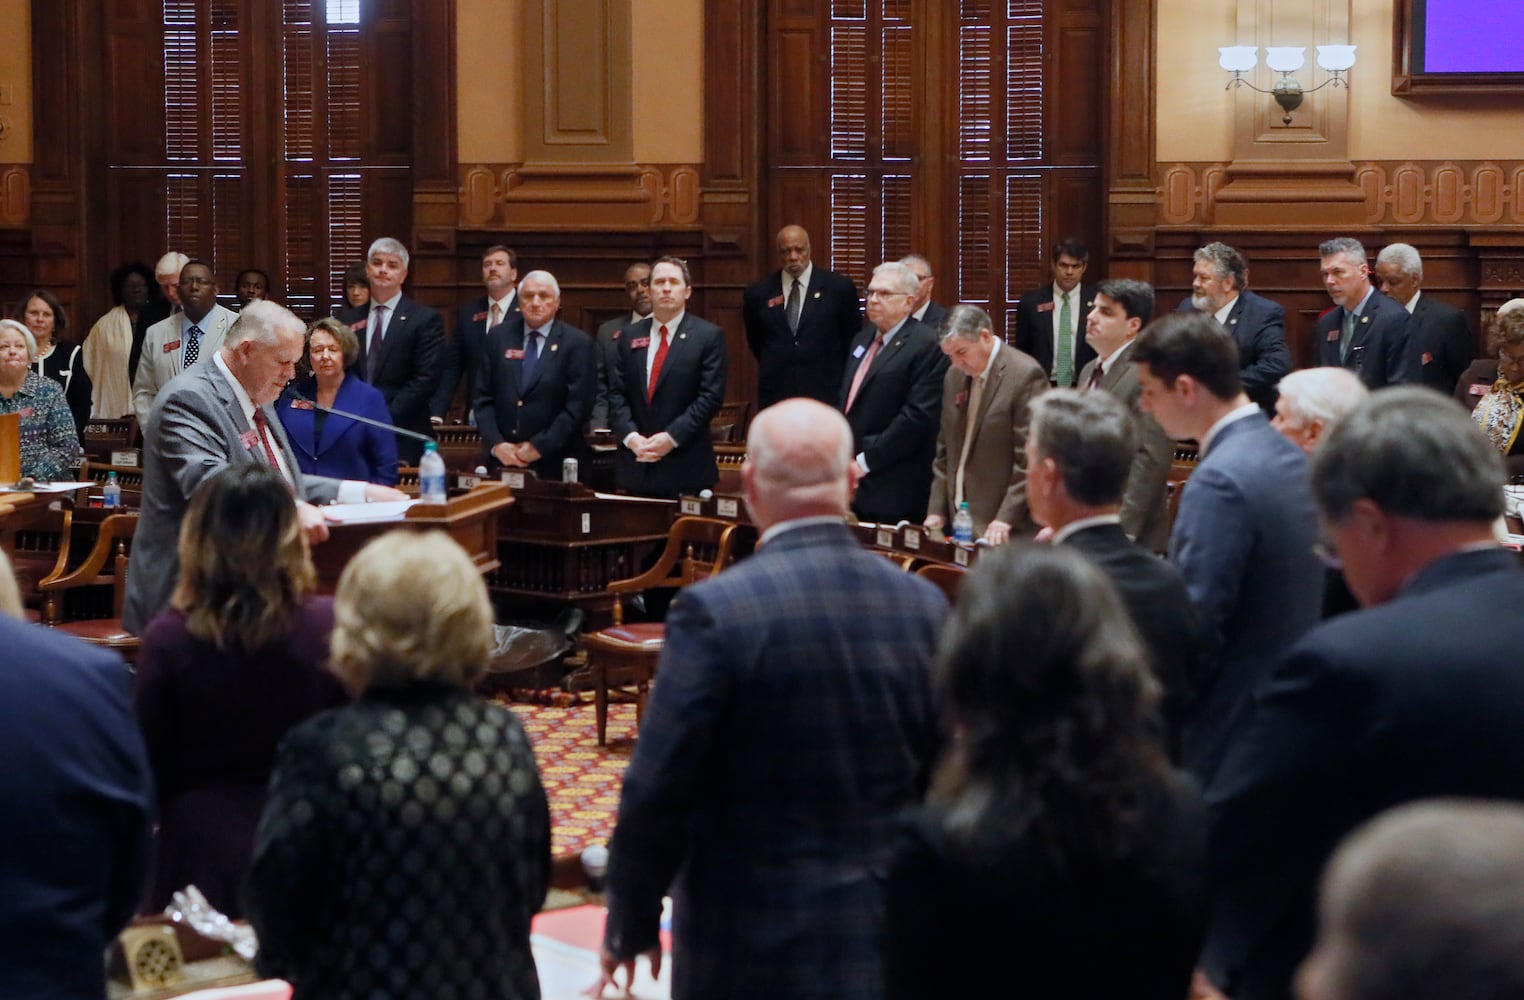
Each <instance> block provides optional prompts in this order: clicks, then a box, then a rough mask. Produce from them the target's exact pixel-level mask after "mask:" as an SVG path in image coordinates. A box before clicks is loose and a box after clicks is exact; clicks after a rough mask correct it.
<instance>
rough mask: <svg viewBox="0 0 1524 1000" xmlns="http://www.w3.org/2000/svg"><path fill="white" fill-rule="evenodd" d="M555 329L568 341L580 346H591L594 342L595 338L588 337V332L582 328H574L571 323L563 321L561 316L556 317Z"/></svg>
mask: <svg viewBox="0 0 1524 1000" xmlns="http://www.w3.org/2000/svg"><path fill="white" fill-rule="evenodd" d="M553 329H554V330H558V331H560V332H561V334H562V335H563V336H565V337H566V339H567V340H569V341H571V342H572V343H574V344H577V345H579V346H581V345H584V344H591V343H592V342H593V338H592V337H590V336H588V333H587V331H586V330H584V329H582V328H581V327H580V326H574V325H572V324H571V323H568V322H567V321H566V320H564V319H562V318H561V317H559V316H557V317H556V321H555V325H554V327H553Z"/></svg>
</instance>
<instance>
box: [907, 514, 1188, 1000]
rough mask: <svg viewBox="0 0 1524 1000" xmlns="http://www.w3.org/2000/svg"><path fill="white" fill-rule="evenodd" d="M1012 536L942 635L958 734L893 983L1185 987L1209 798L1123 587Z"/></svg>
mask: <svg viewBox="0 0 1524 1000" xmlns="http://www.w3.org/2000/svg"><path fill="white" fill-rule="evenodd" d="M1014 544H1015V548H1014V550H1013V551H1011V552H1009V553H1001V554H998V555H996V554H987V555H985V556H984V557H983V558H981V559H980V560H979V562H978V563H977V564H976V566H975V567H974V569H973V571H972V572H971V573H970V574H969V576H968V578H967V579H966V580H965V581H964V583H963V587H962V590H961V591H960V592H959V597H958V603H957V605H956V606H955V607H954V609H953V617H952V620H951V622H950V623H949V625H948V628H947V630H946V632H945V633H944V635H943V637H942V647H941V650H940V653H939V655H938V666H937V688H938V690H939V693H940V695H941V698H940V703H941V705H942V706H943V708H944V710H945V711H946V712H947V713H948V716H949V718H950V720H951V723H952V727H953V733H954V740H953V743H952V747H951V749H950V751H949V752H948V754H947V756H946V757H945V758H944V760H943V764H942V767H941V770H940V771H939V772H938V776H937V781H936V783H935V784H934V786H933V791H932V794H931V798H930V802H929V804H928V805H927V807H926V808H925V809H924V810H923V811H921V812H919V813H918V814H916V815H915V816H914V818H913V820H912V821H911V823H910V824H909V829H908V831H907V832H906V833H905V834H904V835H903V836H902V838H901V841H900V843H899V844H898V848H897V850H896V853H895V855H894V859H893V862H892V863H891V865H890V868H889V877H888V913H889V916H888V934H887V938H886V944H885V955H886V957H887V962H888V966H887V976H886V983H887V987H888V991H887V996H889V997H891V998H892V997H904V998H907V1000H910V998H914V1000H924V998H926V997H941V996H946V997H979V996H1012V995H1016V994H1018V993H1019V994H1020V995H1022V996H1032V997H1127V998H1129V1000H1183V998H1184V997H1185V996H1186V993H1187V989H1188V987H1189V985H1190V981H1191V974H1192V969H1193V967H1194V965H1195V961H1196V955H1197V951H1198V949H1199V947H1200V944H1201V928H1202V923H1203V921H1204V919H1205V899H1206V889H1205V880H1204V870H1205V860H1206V832H1207V831H1206V812H1205V809H1204V808H1203V806H1202V802H1201V794H1200V792H1199V791H1198V789H1197V788H1196V785H1195V783H1194V782H1193V781H1192V780H1191V779H1190V778H1189V777H1188V776H1186V775H1185V774H1184V773H1182V772H1179V771H1173V770H1171V769H1170V766H1169V762H1168V760H1167V759H1166V757H1165V753H1164V747H1163V745H1162V743H1161V742H1160V740H1159V734H1158V730H1157V727H1156V726H1155V725H1154V711H1155V703H1156V701H1157V699H1158V685H1157V684H1156V683H1155V682H1154V680H1153V678H1152V677H1151V676H1150V675H1149V673H1148V671H1147V670H1146V669H1144V667H1143V666H1142V665H1143V663H1145V662H1146V654H1145V652H1144V650H1143V647H1142V645H1141V643H1140V641H1139V639H1138V634H1137V632H1136V631H1135V630H1134V629H1133V627H1132V624H1131V622H1130V621H1129V620H1128V616H1127V611H1126V609H1125V608H1124V607H1123V605H1122V603H1121V601H1120V600H1119V599H1118V598H1117V594H1116V591H1115V590H1114V589H1113V588H1112V587H1111V585H1110V584H1109V583H1107V582H1106V579H1105V577H1103V576H1102V575H1101V572H1100V571H1099V570H1098V569H1096V568H1095V567H1094V566H1092V565H1091V564H1090V563H1089V562H1088V561H1087V560H1086V559H1085V558H1084V557H1083V556H1082V555H1080V554H1079V553H1077V552H1073V551H1071V550H1069V549H1066V548H1064V547H1055V548H1049V547H1042V546H1032V545H1026V544H1023V543H1014ZM1013 978H1014V979H1015V980H1016V981H1017V982H1019V984H1020V988H1019V990H1017V989H1013V986H1012V980H1013Z"/></svg>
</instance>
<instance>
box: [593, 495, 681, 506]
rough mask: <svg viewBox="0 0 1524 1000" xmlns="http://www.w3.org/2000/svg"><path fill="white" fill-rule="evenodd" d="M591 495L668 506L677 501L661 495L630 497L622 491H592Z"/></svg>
mask: <svg viewBox="0 0 1524 1000" xmlns="http://www.w3.org/2000/svg"><path fill="white" fill-rule="evenodd" d="M593 496H595V497H597V498H598V499H599V500H623V501H625V502H626V503H664V504H667V505H668V506H671V505H673V504H675V503H677V501H676V500H664V499H662V498H661V497H632V496H626V495H625V494H623V493H594V494H593Z"/></svg>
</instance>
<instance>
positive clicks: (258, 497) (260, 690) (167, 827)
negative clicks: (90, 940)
mask: <svg viewBox="0 0 1524 1000" xmlns="http://www.w3.org/2000/svg"><path fill="white" fill-rule="evenodd" d="M312 584H313V571H312V561H311V559H310V558H309V557H308V554H307V539H306V536H305V535H304V534H303V533H302V530H301V526H300V525H299V524H298V523H297V518H296V505H295V504H293V503H292V502H291V490H290V489H289V488H288V487H287V486H286V483H285V481H284V480H282V479H281V477H280V476H279V475H277V474H276V473H274V472H271V471H270V470H269V469H266V468H265V467H264V466H260V465H235V466H229V467H228V468H227V469H226V470H225V471H223V472H221V473H219V474H218V475H216V476H214V477H212V478H211V479H210V480H209V481H207V482H206V483H205V484H203V485H202V487H201V488H200V489H199V490H197V491H196V495H195V497H194V498H193V499H192V500H191V505H190V510H189V511H187V512H186V515H185V520H184V521H183V522H182V524H181V527H180V582H179V585H178V586H177V587H176V588H175V594H174V597H173V599H172V600H171V603H170V610H169V611H166V612H165V613H164V614H162V615H160V616H159V617H157V618H155V619H154V620H153V621H152V622H151V623H149V626H148V628H147V629H145V630H144V632H143V647H142V651H141V653H140V654H139V657H138V685H137V705H138V718H139V720H140V721H141V723H142V726H143V735H144V737H145V738H146V739H147V741H148V756H149V760H150V761H151V762H152V763H153V770H154V779H155V782H156V784H157V785H158V789H159V837H158V849H157V852H156V855H155V863H154V877H153V884H152V885H151V887H150V888H149V893H148V899H147V901H146V903H145V906H144V910H145V911H146V912H155V911H158V910H162V909H163V908H164V907H165V906H166V905H167V904H168V903H169V901H170V897H171V896H172V895H173V894H174V892H175V891H176V890H178V889H183V888H185V886H187V885H195V886H196V887H198V888H199V889H200V890H201V891H202V893H204V894H205V895H206V898H207V899H208V900H210V901H211V903H212V905H213V906H215V907H217V908H218V909H219V910H221V911H223V912H224V913H226V914H228V915H229V916H231V917H240V916H242V915H243V907H242V905H241V904H240V900H239V897H238V892H239V885H240V883H241V882H242V880H243V877H244V874H245V872H246V871H247V870H248V866H249V854H250V852H251V850H252V848H253V843H254V827H255V825H256V824H257V823H258V822H259V812H260V809H262V808H263V807H264V802H265V786H266V785H267V784H268V783H269V780H270V769H271V768H272V767H273V766H274V764H275V747H276V744H278V743H279V742H280V739H281V737H282V736H284V735H285V734H286V730H288V729H290V728H291V727H292V726H293V725H295V724H296V723H298V722H300V721H302V720H303V719H305V718H307V717H308V716H310V715H313V714H315V713H317V712H319V711H321V710H323V709H325V708H328V707H329V706H332V705H337V704H340V703H342V702H343V701H344V692H343V689H342V687H340V685H339V682H338V680H337V679H336V678H335V677H334V676H333V675H332V674H330V673H329V672H328V669H327V667H328V634H329V632H331V631H332V629H333V601H332V599H331V598H328V597H317V596H315V595H312V594H311V590H312Z"/></svg>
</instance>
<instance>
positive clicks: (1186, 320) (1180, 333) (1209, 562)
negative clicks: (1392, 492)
mask: <svg viewBox="0 0 1524 1000" xmlns="http://www.w3.org/2000/svg"><path fill="white" fill-rule="evenodd" d="M1133 359H1134V361H1135V363H1136V364H1137V367H1138V378H1139V382H1140V384H1141V386H1142V390H1143V392H1142V397H1141V402H1142V406H1143V409H1144V410H1145V411H1147V412H1149V413H1151V414H1153V416H1154V418H1155V419H1156V420H1158V422H1159V425H1160V426H1161V427H1163V428H1164V432H1165V433H1166V434H1169V435H1170V436H1171V437H1174V438H1177V439H1179V438H1194V439H1195V440H1196V441H1198V442H1200V454H1201V458H1200V461H1199V464H1198V465H1197V466H1196V469H1195V471H1193V472H1192V473H1191V476H1190V478H1189V479H1187V480H1186V481H1185V487H1184V489H1183V491H1182V494H1181V498H1180V508H1179V511H1178V513H1177V514H1176V515H1175V524H1174V527H1173V529H1172V530H1171V532H1170V539H1169V557H1170V561H1171V562H1173V563H1174V564H1175V565H1176V566H1178V567H1179V568H1180V572H1181V574H1182V575H1183V576H1184V577H1185V583H1186V587H1187V589H1188V590H1189V591H1190V595H1191V603H1192V604H1193V605H1194V606H1195V608H1196V615H1197V621H1198V626H1199V629H1200V634H1201V644H1202V654H1203V658H1204V659H1203V669H1202V671H1201V674H1200V676H1199V678H1198V682H1197V685H1196V688H1197V691H1196V697H1195V702H1194V704H1193V705H1192V706H1191V707H1190V709H1189V710H1188V711H1187V712H1186V715H1185V725H1184V728H1183V730H1182V733H1181V736H1182V739H1181V762H1182V763H1183V764H1184V766H1185V767H1186V769H1187V770H1189V771H1191V772H1192V773H1193V774H1194V775H1195V776H1196V778H1197V780H1199V781H1200V782H1201V785H1202V787H1203V788H1208V789H1209V788H1211V787H1212V781H1213V778H1214V776H1215V774H1216V772H1217V769H1218V766H1219V765H1220V764H1221V762H1222V759H1223V756H1224V754H1226V753H1227V752H1228V750H1229V749H1230V748H1231V745H1232V743H1233V742H1234V740H1235V739H1236V738H1237V737H1238V736H1239V734H1240V733H1241V732H1242V731H1243V728H1244V726H1245V724H1246V723H1247V722H1248V720H1249V718H1250V717H1251V715H1252V712H1253V699H1254V692H1255V690H1256V689H1257V688H1258V687H1259V685H1260V683H1261V682H1262V681H1263V680H1264V679H1265V676H1266V675H1267V674H1268V673H1269V672H1270V669H1271V668H1272V667H1273V666H1274V665H1275V663H1276V661H1277V660H1279V658H1280V656H1281V654H1282V653H1284V652H1285V651H1286V649H1287V648H1289V647H1290V646H1291V644H1292V643H1294V642H1296V641H1297V640H1298V639H1300V638H1301V637H1302V636H1303V635H1304V634H1305V633H1306V632H1307V630H1308V629H1310V628H1312V627H1313V626H1314V625H1315V624H1317V622H1318V618H1319V616H1320V615H1321V612H1322V597H1323V566H1322V564H1321V563H1320V562H1319V561H1318V558H1317V556H1316V555H1314V553H1313V548H1314V546H1315V545H1316V544H1317V541H1318V526H1317V517H1316V515H1315V513H1314V511H1313V507H1312V495H1311V492H1310V491H1309V488H1308V482H1307V456H1306V454H1305V453H1303V451H1302V449H1301V448H1298V447H1297V446H1296V445H1295V444H1293V443H1292V442H1291V441H1289V440H1287V439H1286V438H1285V437H1283V436H1282V435H1281V434H1279V433H1277V432H1276V430H1275V429H1274V428H1272V427H1271V426H1270V422H1269V421H1268V420H1266V419H1265V415H1264V413H1263V412H1261V410H1260V408H1259V407H1258V406H1257V405H1255V404H1254V403H1253V402H1251V401H1250V400H1249V397H1248V396H1247V395H1245V394H1244V391H1243V383H1242V382H1241V381H1240V380H1239V376H1238V351H1237V350H1236V348H1235V347H1234V345H1233V338H1232V337H1230V336H1229V335H1228V332H1227V331H1226V330H1224V329H1223V328H1222V325H1221V324H1219V323H1218V322H1217V321H1216V320H1215V319H1213V318H1212V317H1211V316H1209V315H1207V314H1206V313H1171V314H1170V315H1168V316H1165V317H1164V318H1162V319H1159V320H1156V321H1155V322H1153V323H1151V324H1150V325H1149V326H1148V328H1147V329H1145V330H1144V331H1143V333H1142V334H1141V335H1140V336H1139V337H1138V339H1137V341H1136V343H1135V344H1134V346H1133Z"/></svg>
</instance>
